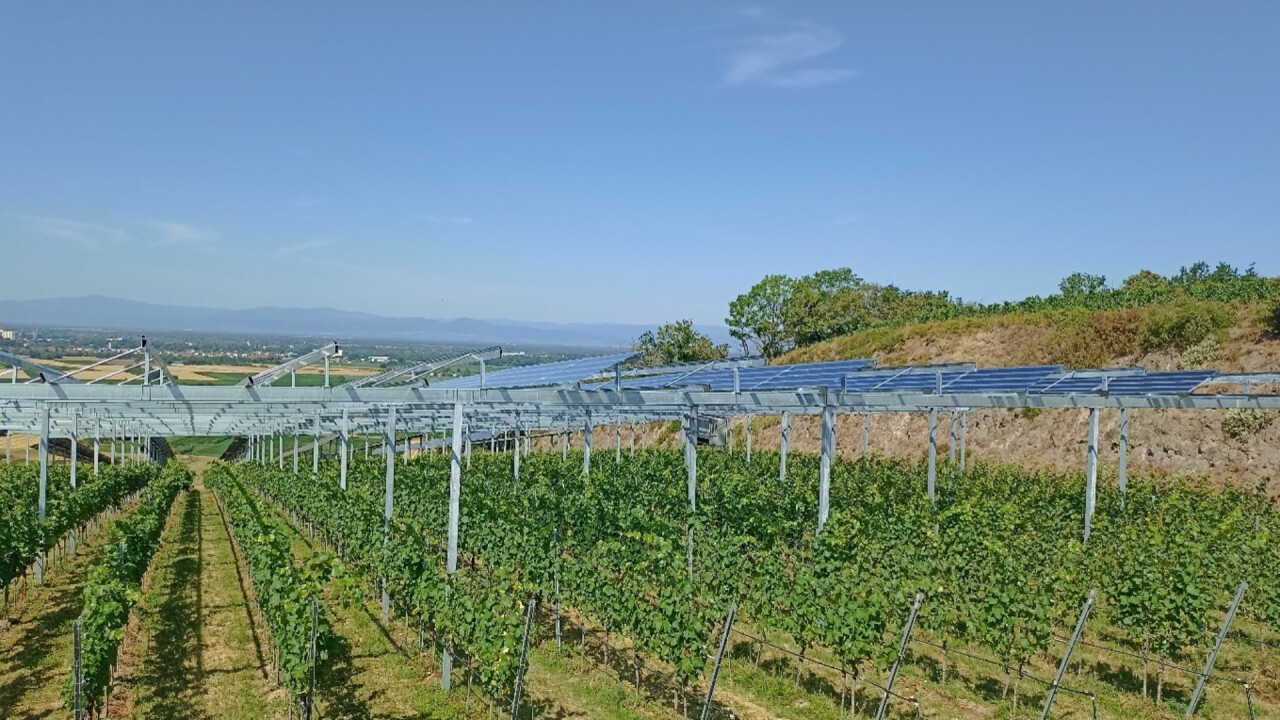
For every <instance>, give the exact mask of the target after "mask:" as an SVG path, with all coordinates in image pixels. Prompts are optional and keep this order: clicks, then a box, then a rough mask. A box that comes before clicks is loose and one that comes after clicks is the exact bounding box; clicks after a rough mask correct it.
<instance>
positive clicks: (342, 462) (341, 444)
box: [338, 408, 351, 490]
mask: <svg viewBox="0 0 1280 720" xmlns="http://www.w3.org/2000/svg"><path fill="white" fill-rule="evenodd" d="M349 432H350V426H349V424H348V418H347V409H346V408H343V409H342V431H341V432H339V433H338V449H339V452H340V454H341V455H342V457H341V458H340V459H339V461H338V487H340V488H342V489H343V490H346V489H347V451H348V450H349V449H350V447H349V446H350V445H351V439H350V438H349V437H348V435H347V433H349Z"/></svg>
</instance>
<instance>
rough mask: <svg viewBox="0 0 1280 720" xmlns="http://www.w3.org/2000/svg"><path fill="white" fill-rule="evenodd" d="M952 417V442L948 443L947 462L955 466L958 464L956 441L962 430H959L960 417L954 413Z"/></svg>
mask: <svg viewBox="0 0 1280 720" xmlns="http://www.w3.org/2000/svg"><path fill="white" fill-rule="evenodd" d="M950 415H951V441H950V442H949V443H947V462H948V463H950V464H951V465H955V464H956V441H957V440H959V435H960V428H959V424H960V416H959V415H957V414H956V413H954V412H953V413H950Z"/></svg>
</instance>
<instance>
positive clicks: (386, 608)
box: [382, 405, 396, 622]
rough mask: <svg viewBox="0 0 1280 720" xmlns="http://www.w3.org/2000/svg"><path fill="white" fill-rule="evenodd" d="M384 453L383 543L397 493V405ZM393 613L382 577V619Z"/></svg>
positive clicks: (389, 419)
mask: <svg viewBox="0 0 1280 720" xmlns="http://www.w3.org/2000/svg"><path fill="white" fill-rule="evenodd" d="M382 449H383V453H384V454H385V456H386V459H387V480H386V489H385V495H384V496H383V501H382V544H383V545H386V544H387V543H388V542H389V541H390V540H391V512H392V509H393V508H392V505H393V502H394V499H395V494H396V406H395V405H392V406H391V407H389V408H387V435H386V440H384V441H383V443H382ZM390 614H391V594H390V593H389V592H388V588H387V578H385V577H384V578H382V621H383V622H386V621H387V618H388V616H389V615H390Z"/></svg>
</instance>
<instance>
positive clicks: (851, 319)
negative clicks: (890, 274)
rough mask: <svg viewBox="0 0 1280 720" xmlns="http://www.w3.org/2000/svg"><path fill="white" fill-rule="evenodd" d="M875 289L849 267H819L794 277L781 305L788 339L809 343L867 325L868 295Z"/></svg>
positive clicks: (876, 288) (801, 343) (873, 285)
mask: <svg viewBox="0 0 1280 720" xmlns="http://www.w3.org/2000/svg"><path fill="white" fill-rule="evenodd" d="M878 289H879V286H878V285H875V284H873V283H868V282H866V281H865V280H863V279H862V278H860V277H858V276H857V275H854V274H853V271H852V270H850V269H849V268H836V269H834V270H819V271H818V272H816V273H813V274H812V275H806V276H804V277H802V278H800V279H798V280H795V281H794V284H793V286H792V290H791V296H790V297H789V298H788V299H787V301H786V303H785V307H784V308H783V318H784V327H785V330H786V335H787V336H788V339H790V340H791V341H792V342H794V343H795V344H796V345H811V344H813V343H816V342H822V341H823V340H829V339H831V338H834V337H839V336H841V335H847V334H849V333H851V332H855V331H857V330H861V329H862V328H864V327H866V326H867V325H868V324H870V321H871V318H870V315H869V309H870V305H871V302H870V298H871V296H872V294H874V293H875V291H876V290H878Z"/></svg>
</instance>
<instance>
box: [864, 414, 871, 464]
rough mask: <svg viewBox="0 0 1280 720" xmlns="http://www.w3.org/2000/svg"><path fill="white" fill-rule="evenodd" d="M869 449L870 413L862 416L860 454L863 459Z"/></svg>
mask: <svg viewBox="0 0 1280 720" xmlns="http://www.w3.org/2000/svg"><path fill="white" fill-rule="evenodd" d="M870 449H871V413H867V414H866V415H863V416H862V454H863V456H864V457H865V456H866V454H867V452H868V451H869V450H870Z"/></svg>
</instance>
